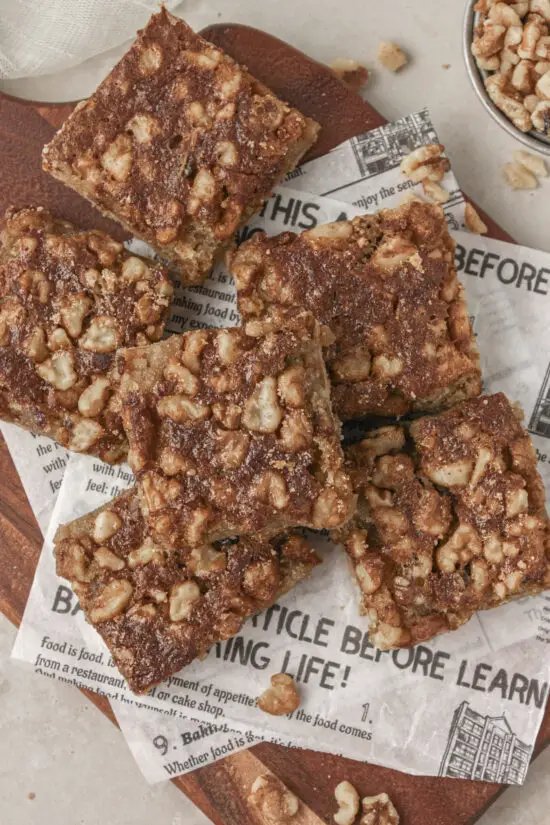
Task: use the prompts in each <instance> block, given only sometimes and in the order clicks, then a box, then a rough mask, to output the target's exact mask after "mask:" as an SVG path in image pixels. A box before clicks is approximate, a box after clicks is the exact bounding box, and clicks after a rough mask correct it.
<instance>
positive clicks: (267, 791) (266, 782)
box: [248, 773, 300, 825]
mask: <svg viewBox="0 0 550 825" xmlns="http://www.w3.org/2000/svg"><path fill="white" fill-rule="evenodd" d="M248 803H249V805H251V806H252V807H254V808H256V809H257V810H258V811H259V813H260V815H261V817H262V822H265V823H266V825H283V823H286V822H289V821H290V820H291V819H292V818H293V817H294V816H295V815H296V814H297V813H298V809H299V807H300V802H299V800H298V797H296V796H295V795H294V794H293V793H292V792H291V791H289V790H288V788H287V787H285V785H283V783H282V782H281V781H280V780H279V779H277V777H276V776H274V775H273V774H271V773H266V774H261V775H260V776H257V777H256V779H255V780H254V782H253V783H252V785H251V787H250V794H249V796H248Z"/></svg>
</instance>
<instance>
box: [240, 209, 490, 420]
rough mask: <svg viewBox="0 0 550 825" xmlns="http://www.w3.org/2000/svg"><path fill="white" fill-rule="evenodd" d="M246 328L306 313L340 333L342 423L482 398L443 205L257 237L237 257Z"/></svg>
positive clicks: (334, 356) (331, 352)
mask: <svg viewBox="0 0 550 825" xmlns="http://www.w3.org/2000/svg"><path fill="white" fill-rule="evenodd" d="M229 263H230V268H231V271H232V273H233V275H234V277H235V281H236V284H237V289H238V297H239V309H240V312H241V315H242V317H243V322H245V323H246V325H247V329H249V328H251V329H261V328H262V327H265V328H268V327H269V326H270V325H272V324H273V323H279V322H280V319H281V317H282V316H284V315H285V313H288V312H289V309H294V310H296V308H301V309H306V310H309V311H311V312H313V314H314V315H315V316H316V318H317V319H318V320H319V321H320V322H321V323H322V324H325V325H326V326H328V327H329V328H330V331H331V332H332V334H333V335H334V342H333V343H332V344H331V346H329V347H328V348H327V350H326V361H327V366H328V370H329V374H330V378H331V381H332V385H333V401H334V405H335V409H336V412H337V413H338V414H339V415H340V417H341V418H344V419H349V418H355V417H359V416H363V415H368V414H373V413H374V414H378V415H402V414H404V413H407V412H410V411H412V410H437V409H441V408H445V407H450V406H452V405H453V404H455V403H457V402H458V401H461V400H463V399H464V398H469V397H471V396H474V395H477V394H479V392H480V391H481V375H480V368H479V356H478V353H477V349H476V346H475V340H474V336H473V333H472V328H471V325H470V319H469V316H468V311H467V307H466V303H465V301H464V295H463V289H462V286H461V285H460V284H459V283H458V280H457V275H456V269H455V265H454V242H453V241H452V239H451V237H450V235H449V232H448V230H447V224H446V221H445V217H444V214H443V212H442V210H441V209H440V207H438V206H436V205H435V204H427V203H419V202H412V203H409V204H406V205H405V206H402V207H401V208H399V209H388V210H383V211H382V212H379V213H378V214H376V215H363V216H361V217H359V218H355V219H354V220H353V221H349V222H341V223H334V224H327V225H325V226H320V227H317V228H316V229H313V230H309V231H307V232H304V233H302V234H301V235H298V236H296V235H293V234H291V233H284V234H282V235H279V236H277V237H275V238H268V237H266V236H265V235H264V234H261V233H256V234H255V235H254V237H253V238H252V239H251V240H249V241H247V242H246V243H244V244H243V245H242V246H241V247H239V249H237V250H236V251H235V252H234V253H233V254H232V255H231V256H230V261H229Z"/></svg>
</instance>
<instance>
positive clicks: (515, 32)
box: [464, 0, 550, 155]
mask: <svg viewBox="0 0 550 825" xmlns="http://www.w3.org/2000/svg"><path fill="white" fill-rule="evenodd" d="M464 58H465V60H466V66H467V69H468V73H469V75H470V79H471V81H472V83H473V85H474V88H475V90H476V92H477V94H478V95H479V98H480V99H481V101H482V103H483V104H484V106H485V108H486V109H487V110H488V111H489V112H490V113H491V115H492V116H493V118H494V119H495V120H496V121H498V123H500V125H501V126H502V127H503V128H504V129H505V130H506V131H507V132H508V133H509V134H511V135H513V136H514V137H516V138H517V139H518V140H520V141H521V142H522V143H524V144H525V145H526V146H529V147H530V148H531V149H534V150H535V151H537V152H542V153H543V154H546V155H550V0H522V2H514V0H507V2H502V0H477V2H472V0H468V3H467V7H466V15H465V18H464Z"/></svg>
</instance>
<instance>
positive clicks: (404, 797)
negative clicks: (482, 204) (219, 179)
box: [0, 25, 550, 825]
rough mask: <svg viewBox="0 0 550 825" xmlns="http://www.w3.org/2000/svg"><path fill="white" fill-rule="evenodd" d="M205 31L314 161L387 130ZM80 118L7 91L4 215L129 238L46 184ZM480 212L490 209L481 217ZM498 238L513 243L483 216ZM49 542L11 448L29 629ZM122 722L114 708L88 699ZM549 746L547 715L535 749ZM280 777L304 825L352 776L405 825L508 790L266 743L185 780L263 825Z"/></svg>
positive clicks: (12, 542)
mask: <svg viewBox="0 0 550 825" xmlns="http://www.w3.org/2000/svg"><path fill="white" fill-rule="evenodd" d="M203 35H204V36H205V37H207V38H208V39H210V40H212V41H213V42H215V43H216V44H217V45H219V46H221V47H222V48H223V49H224V50H225V51H226V52H228V53H229V54H230V55H232V56H233V57H234V58H235V59H236V60H238V61H239V62H240V63H243V64H245V65H247V66H248V67H249V68H250V70H251V72H252V73H253V74H254V75H255V76H256V77H258V78H259V79H260V80H262V81H263V82H264V83H266V84H267V85H268V86H270V87H271V88H272V89H273V90H274V91H275V92H276V93H277V94H278V95H280V96H281V97H282V98H284V99H286V100H288V101H289V102H290V103H292V104H293V105H295V106H297V107H298V108H299V109H300V110H301V111H302V112H304V113H305V114H307V115H310V116H311V117H313V118H315V120H317V121H318V122H319V123H320V124H321V126H322V131H321V135H320V139H319V142H318V143H317V145H316V146H315V147H314V150H313V152H312V153H311V157H314V156H319V155H322V154H324V153H325V152H327V151H328V150H329V149H330V148H332V147H333V146H335V145H337V144H338V143H340V142H341V141H343V140H345V139H346V138H349V137H352V136H353V135H356V134H359V133H361V132H364V131H367V130H368V129H373V128H375V127H377V126H380V125H382V124H383V123H385V120H384V118H383V117H382V116H381V115H380V114H379V113H378V112H377V111H375V110H374V109H373V108H372V107H371V106H369V104H368V103H365V102H364V101H363V100H362V99H361V97H360V96H359V95H357V94H356V93H355V92H353V91H351V90H350V89H348V88H347V87H346V86H345V85H344V84H343V83H342V82H341V81H339V80H338V79H337V78H336V77H335V76H334V75H333V74H332V73H331V72H330V71H329V70H328V69H327V68H326V67H325V66H323V65H321V64H319V63H316V62H315V61H313V60H311V59H310V58H308V57H306V56H305V55H304V54H302V53H301V52H298V51H297V50H295V49H293V48H292V47H290V46H288V45H287V44H285V43H283V42H282V41H280V40H277V39H276V38H274V37H272V36H271V35H268V34H265V33H264V32H260V31H257V30H255V29H251V28H248V27H246V26H237V25H217V26H212V27H209V28H208V29H206V30H205V31H204V32H203ZM71 110H72V105H44V104H36V103H27V102H21V101H17V100H14V99H12V98H9V97H7V96H2V95H0V212H3V211H4V210H5V209H6V207H7V206H8V205H10V204H15V205H23V204H28V203H39V204H40V203H41V204H44V205H46V206H49V207H50V208H52V209H53V210H54V211H55V212H56V213H58V214H59V215H61V216H62V217H65V218H67V219H70V220H73V221H75V222H76V223H79V224H80V225H82V226H86V227H92V226H94V227H100V228H103V229H106V230H107V231H110V232H111V233H112V234H114V235H115V236H117V237H118V238H122V237H124V233H123V232H122V231H121V230H120V228H119V227H118V226H116V225H115V224H113V223H111V222H110V221H108V220H105V219H103V218H102V217H101V216H100V215H99V213H98V212H96V211H95V210H94V209H93V208H92V207H91V206H89V205H88V204H87V203H86V202H85V201H84V200H83V199H82V198H80V197H79V196H78V195H76V194H74V193H73V192H72V191H70V190H68V189H66V188H65V187H63V186H62V185H61V184H60V183H58V182H57V181H54V180H53V179H52V178H50V177H48V176H46V175H45V174H44V173H43V172H42V171H41V168H40V153H41V150H42V147H43V145H44V144H45V143H46V142H47V141H49V140H50V138H51V136H52V134H53V133H54V130H55V128H57V127H59V126H60V125H61V123H62V122H63V120H64V119H65V118H66V117H67V115H68V114H69V112H70V111H71ZM479 211H480V212H481V210H479ZM481 214H482V215H483V218H484V220H485V222H486V223H487V225H488V226H489V228H490V235H491V236H493V237H495V238H500V239H502V240H512V239H511V238H510V236H509V235H508V234H507V233H506V232H504V230H502V229H501V228H500V227H499V226H497V224H495V223H494V221H492V220H491V219H490V218H489V217H488V216H487V215H485V214H484V213H482V212H481ZM41 546H42V535H41V533H40V530H39V528H38V525H37V523H36V521H35V519H34V516H33V514H32V512H31V509H30V507H29V504H28V501H27V498H26V496H25V493H24V491H23V488H22V487H21V483H20V481H19V477H18V475H17V473H16V471H15V469H14V467H13V464H12V462H11V459H10V457H9V454H8V451H7V449H6V447H5V445H4V444H3V443H2V444H1V446H0V610H2V612H3V613H4V614H5V615H6V616H7V617H8V619H10V621H12V622H13V623H14V624H16V625H17V624H19V622H20V621H21V617H22V615H23V610H24V607H25V603H26V600H27V596H28V593H29V589H30V586H31V582H32V579H33V575H34V570H35V567H36V563H37V560H38V555H39V553H40V549H41ZM84 692H85V693H86V695H87V696H88V698H89V699H90V701H92V702H93V703H94V704H95V705H96V706H97V707H98V708H99V709H100V710H101V711H102V712H103V713H104V714H105V715H106V716H108V717H109V718H110V719H111V720H112V721H113V722H114V721H115V720H114V717H113V714H112V711H111V708H110V706H109V703H108V702H107V701H106V700H105V699H104V698H102V697H100V696H98V695H97V694H93V693H90V692H87V691H84ZM549 743H550V713H548V712H547V714H546V716H545V719H544V722H543V725H542V728H541V731H540V734H539V737H538V740H537V746H536V751H535V752H536V753H539V752H540V751H541V750H542V749H543V748H544V747H545V746H546V745H547V744H549ZM269 771H270V772H272V773H273V774H275V775H276V776H277V777H278V778H279V779H280V780H281V781H282V782H284V783H285V784H286V785H287V786H288V787H289V788H290V789H291V790H292V791H294V793H296V794H297V795H298V796H299V798H300V799H301V801H302V805H301V808H300V813H299V815H298V816H297V817H295V818H293V820H292V822H293V823H295V825H315V824H316V823H317V825H318V824H319V823H321V822H327V823H328V822H332V815H333V813H334V811H335V807H336V806H335V803H334V798H333V790H334V788H335V786H336V785H337V784H338V782H340V781H341V780H343V779H348V780H350V781H351V782H352V783H353V784H354V785H355V787H356V788H357V790H358V791H359V793H360V794H361V796H371V795H373V794H378V793H381V792H382V791H387V792H389V793H390V794H391V796H392V798H393V800H394V802H395V804H396V807H397V808H398V810H399V812H400V813H401V821H402V825H467V823H472V822H474V821H475V820H477V819H478V817H479V816H480V815H481V814H482V813H483V811H484V810H485V809H486V808H487V807H488V806H489V805H490V804H491V803H492V802H493V801H494V800H495V799H496V797H497V796H498V795H499V793H501V791H502V790H503V786H501V785H496V784H488V783H482V782H471V781H465V780H452V779H439V778H435V777H414V776H409V775H406V774H403V773H398V772H397V771H391V770H388V769H386V768H380V767H377V766H374V765H366V764H364V763H361V762H355V761H352V760H350V759H344V758H341V757H336V756H331V755H329V754H322V753H317V752H314V751H304V750H291V749H287V748H283V747H279V746H276V745H267V744H262V745H256V746H255V747H253V748H251V749H250V750H248V751H244V752H242V753H238V754H236V755H234V756H230V757H228V758H226V759H224V760H221V761H219V762H216V763H215V764H213V765H210V766H208V767H205V768H199V769H198V770H196V771H195V772H194V773H191V774H187V775H186V776H182V777H179V778H177V779H174V780H173V782H174V783H175V784H176V785H177V786H178V788H180V790H182V791H183V792H184V793H185V794H186V795H187V796H188V797H189V798H190V799H191V800H192V801H193V802H194V803H195V804H196V805H197V806H198V807H199V808H201V809H202V810H203V811H204V813H205V814H206V815H207V816H209V817H210V818H211V819H212V820H213V822H214V823H216V825H264V823H263V821H262V820H261V819H260V818H258V814H257V813H255V812H254V811H253V810H251V809H250V807H249V806H248V804H247V801H246V800H247V795H248V793H249V789H250V785H251V783H252V781H253V780H254V778H255V777H256V776H257V775H258V774H260V773H265V772H269Z"/></svg>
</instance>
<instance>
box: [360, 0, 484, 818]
mask: <svg viewBox="0 0 550 825" xmlns="http://www.w3.org/2000/svg"><path fill="white" fill-rule="evenodd" d="M499 5H500V4H499ZM361 805H362V807H363V814H362V816H361V820H360V822H359V825H399V814H398V813H397V811H396V810H395V807H394V805H393V802H392V801H391V799H390V798H389V796H388V794H387V793H380V794H378V796H365V797H364V798H363V799H362V800H361Z"/></svg>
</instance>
